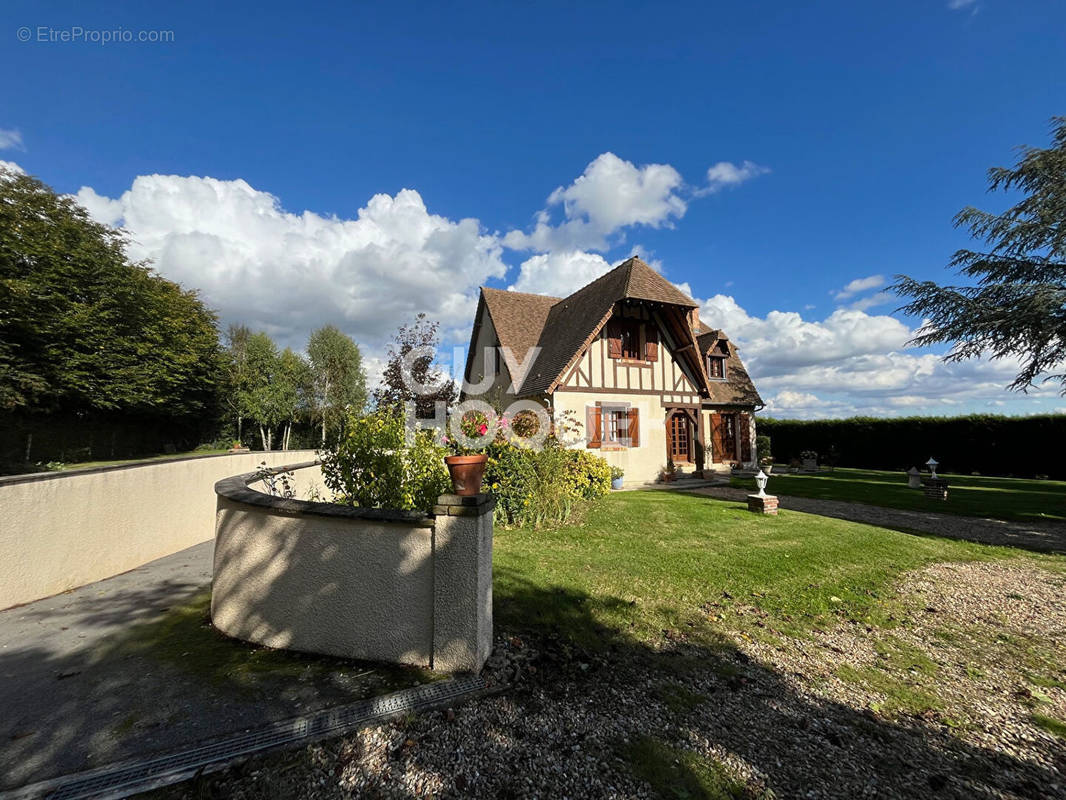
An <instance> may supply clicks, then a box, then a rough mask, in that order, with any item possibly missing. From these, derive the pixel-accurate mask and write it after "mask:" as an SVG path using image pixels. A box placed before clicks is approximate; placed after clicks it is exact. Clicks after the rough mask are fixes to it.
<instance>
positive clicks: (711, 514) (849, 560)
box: [494, 492, 1062, 649]
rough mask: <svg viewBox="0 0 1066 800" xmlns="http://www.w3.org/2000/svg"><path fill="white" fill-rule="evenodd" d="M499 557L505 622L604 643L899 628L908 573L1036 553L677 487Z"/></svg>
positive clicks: (513, 539)
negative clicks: (751, 508)
mask: <svg viewBox="0 0 1066 800" xmlns="http://www.w3.org/2000/svg"><path fill="white" fill-rule="evenodd" d="M494 551H495V555H494V566H495V580H494V594H495V597H496V604H495V605H496V619H497V621H498V622H499V623H501V624H503V625H506V626H509V627H512V628H516V629H523V628H525V629H534V630H539V631H541V632H548V633H555V632H561V633H562V635H564V636H566V637H567V638H568V639H570V640H572V641H574V642H575V643H577V644H579V645H581V646H582V647H586V648H590V649H597V648H602V647H605V646H608V645H609V643H610V642H611V640H612V638H616V637H618V636H623V637H624V638H626V639H629V640H633V639H636V640H640V641H644V642H657V641H660V640H661V639H662V638H663V637H664V636H669V635H680V636H683V637H685V638H688V639H691V640H695V641H698V642H700V643H702V644H712V645H713V644H714V643H715V642H716V641H723V635H724V634H725V633H726V632H728V631H738V630H739V631H743V632H746V633H748V634H749V635H760V636H763V635H770V636H772V635H774V631H780V632H782V633H799V634H802V633H804V632H806V631H809V630H810V629H811V628H812V627H815V626H821V625H826V624H832V623H833V622H834V621H835V620H836V619H839V618H841V617H849V618H851V619H857V620H861V621H865V622H868V623H870V624H877V625H882V626H891V625H892V624H893V617H894V613H893V612H894V606H893V604H894V603H895V602H898V601H896V600H895V596H894V592H893V591H892V590H891V587H892V584H893V583H894V582H895V581H896V579H897V578H898V577H899V576H900V575H901V574H902V573H904V572H907V571H909V570H913V569H917V568H920V567H922V566H924V565H927V564H931V563H934V562H938V561H966V560H973V559H993V558H1023V557H1026V556H1023V555H1021V554H1020V553H1019V552H1018V551H1014V550H1009V549H1007V548H996V547H989V546H985V545H978V544H973V543H970V542H963V541H953V540H948V539H940V538H936V537H928V536H914V535H910V534H906V533H901V532H898V531H893V530H887V529H884V528H877V527H874V526H870V525H860V524H857V523H852V522H847V521H845V520H837V519H830V518H828V517H818V516H813V515H808V514H800V513H798V512H789V511H783V512H781V514H780V515H778V516H777V517H768V516H758V515H755V514H752V513H750V512H748V511H747V510H746V508H745V507H744V506H742V505H741V504H739V503H732V502H724V501H719V500H712V499H710V498H708V497H703V496H696V495H688V494H680V493H673V492H624V493H617V494H612V495H610V496H609V497H607V498H606V499H605V500H604V501H603V502H602V504H600V505H599V506H598V507H597V508H596V509H594V510H593V511H592V512H591V513H590V514H589V515H588V516H587V518H586V519H585V521H584V523H583V524H582V525H581V527H576V526H568V527H563V528H560V529H558V530H554V531H551V530H548V531H543V530H542V531H533V530H526V529H515V530H508V531H498V532H497V534H496V536H495V541H494ZM1046 560H1052V561H1054V560H1055V559H1046ZM1058 560H1060V561H1061V560H1062V559H1058ZM664 632H666V633H664Z"/></svg>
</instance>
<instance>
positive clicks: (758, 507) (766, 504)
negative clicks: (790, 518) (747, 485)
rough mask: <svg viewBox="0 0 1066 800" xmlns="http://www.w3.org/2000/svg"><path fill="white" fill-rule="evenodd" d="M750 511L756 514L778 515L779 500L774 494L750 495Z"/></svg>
mask: <svg viewBox="0 0 1066 800" xmlns="http://www.w3.org/2000/svg"><path fill="white" fill-rule="evenodd" d="M748 511H754V512H755V513H756V514H776V513H777V498H776V497H775V496H774V495H772V494H762V495H760V494H749V495H748Z"/></svg>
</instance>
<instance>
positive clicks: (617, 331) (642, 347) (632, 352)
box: [607, 319, 659, 364]
mask: <svg viewBox="0 0 1066 800" xmlns="http://www.w3.org/2000/svg"><path fill="white" fill-rule="evenodd" d="M607 355H608V356H609V357H610V358H620V359H622V360H623V361H636V362H640V363H645V364H646V363H648V362H651V361H657V360H658V359H659V331H658V329H657V328H656V327H655V326H654V325H650V324H647V323H644V322H641V321H640V320H638V319H613V320H611V321H610V322H609V323H608V325H607Z"/></svg>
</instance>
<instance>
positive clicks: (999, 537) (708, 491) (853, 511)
mask: <svg viewBox="0 0 1066 800" xmlns="http://www.w3.org/2000/svg"><path fill="white" fill-rule="evenodd" d="M692 492H693V493H695V494H705V495H707V496H709V497H714V498H716V499H718V500H736V501H738V502H741V503H743V502H746V501H745V498H746V497H747V496H748V495H749V494H750V492H747V491H745V490H743V489H734V488H731V487H728V486H712V487H706V488H702V489H693V490H692ZM778 503H779V506H780V507H781V508H784V509H788V510H790V511H802V512H804V513H805V514H818V515H819V516H822V517H835V518H837V519H846V520H851V521H852V522H865V523H868V524H870V525H878V526H880V527H882V528H904V529H906V530H912V531H920V532H921V533H931V534H934V535H935V536H945V537H947V538H949V539H966V540H968V541H971V542H981V543H982V544H995V545H1007V546H1010V547H1021V548H1025V549H1026V550H1035V551H1037V552H1042V553H1060V554H1066V523H1061V522H1025V523H1022V522H1004V521H1003V520H996V519H982V518H979V517H960V516H955V515H952V514H938V513H936V512H934V511H904V510H902V509H896V508H883V507H881V506H870V505H866V504H864V503H846V502H843V501H840V500H816V499H813V498H809V497H789V496H786V495H778Z"/></svg>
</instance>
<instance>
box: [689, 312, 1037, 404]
mask: <svg viewBox="0 0 1066 800" xmlns="http://www.w3.org/2000/svg"><path fill="white" fill-rule="evenodd" d="M700 319H701V320H703V321H704V322H705V323H706V324H708V325H710V326H711V327H718V328H722V329H724V330H725V331H726V333H727V334H728V335H729V336H730V338H731V339H733V341H735V342H736V343H737V345H738V347H739V348H740V351H741V356H742V357H743V359H744V361H745V364H746V366H747V367H748V370H749V372H750V373H751V375H752V377H753V379H754V380H755V382H756V385H757V387H758V388H759V390H760V392H761V393H762V395H763V397H764V399H765V400H766V403H767V411H768V413H770V414H773V415H776V416H782V417H786V416H787V417H797V418H806V419H815V418H825V417H840V416H850V415H855V414H869V415H875V416H883V415H899V414H905V413H910V414H913V413H933V412H937V411H940V412H942V413H956V412H958V411H960V410H963V409H966V408H969V407H973V406H974V405H978V404H982V403H986V402H988V401H990V400H991V401H994V400H998V399H1002V397H1003V395H1004V387H1005V386H1006V385H1007V384H1008V383H1010V381H1011V379H1012V378H1013V376H1014V374H1015V373H1016V372H1017V369H1018V362H1017V360H1015V359H1010V358H1005V359H998V360H991V359H973V360H969V361H963V362H959V363H945V362H944V361H942V360H941V358H940V356H939V355H936V354H933V353H929V352H920V351H916V350H913V349H908V348H907V346H906V344H907V341H908V340H909V339H910V338H911V337H912V335H913V331H912V330H911V329H910V328H908V327H907V326H906V325H905V324H903V323H902V322H901V321H899V320H897V319H895V318H894V317H890V316H887V315H871V314H867V313H866V312H864V311H861V310H857V309H844V308H840V309H837V310H836V311H834V312H833V313H832V314H830V315H829V316H828V317H826V318H825V319H823V320H820V321H818V320H806V319H803V317H802V316H801V315H800V314H798V313H795V312H789V311H770V312H769V313H767V314H766V316H764V317H759V316H756V315H753V314H749V313H748V312H747V311H746V310H745V309H744V308H742V307H741V306H740V305H739V304H738V303H737V302H736V300H735V299H734V298H732V297H730V296H727V295H715V296H714V297H712V298H710V299H708V300H704V301H703V302H702V304H701V307H700ZM1052 393H1053V389H1050V388H1046V389H1038V390H1036V391H1035V392H1033V393H1031V396H1030V397H1029V398H1025V399H1022V398H1019V399H1018V401H1017V402H1019V403H1026V404H1028V405H1030V406H1031V408H1030V411H1031V412H1035V411H1036V410H1038V409H1037V408H1036V407H1035V405H1036V403H1037V402H1039V399H1040V398H1042V397H1044V396H1051V394H1052Z"/></svg>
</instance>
